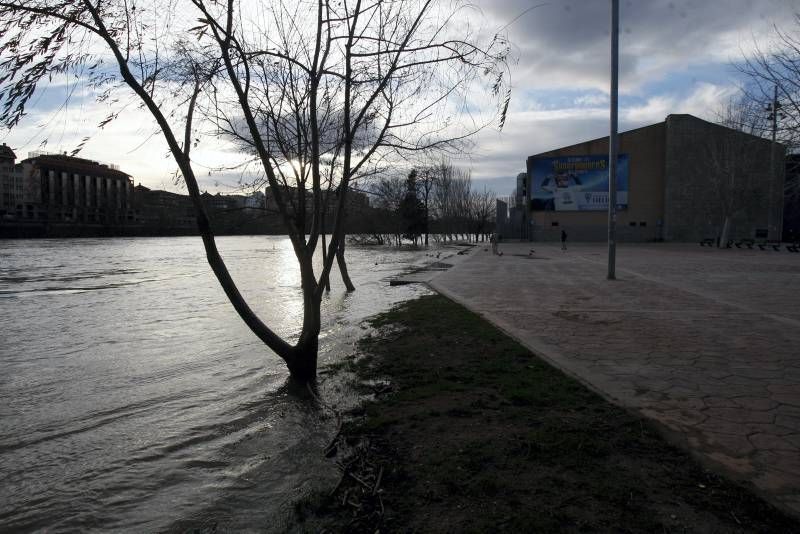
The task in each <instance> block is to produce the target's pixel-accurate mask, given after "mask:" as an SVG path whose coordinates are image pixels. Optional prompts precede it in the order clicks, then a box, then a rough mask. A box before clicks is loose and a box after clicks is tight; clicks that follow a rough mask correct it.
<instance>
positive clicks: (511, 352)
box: [296, 296, 800, 532]
mask: <svg viewBox="0 0 800 534" xmlns="http://www.w3.org/2000/svg"><path fill="white" fill-rule="evenodd" d="M371 322H372V325H373V326H374V327H376V328H377V330H376V333H375V334H373V335H371V336H368V337H367V338H365V339H362V341H361V342H360V344H359V347H360V352H361V356H359V357H358V358H357V359H355V360H353V361H351V362H350V363H347V364H344V365H345V366H347V367H348V368H350V369H351V370H352V371H354V372H355V373H356V375H357V376H358V378H359V380H360V382H361V383H362V386H361V387H362V388H363V389H364V391H365V393H369V394H371V395H374V402H370V403H368V404H367V405H366V406H365V407H364V409H363V410H360V411H359V412H358V413H354V414H350V415H351V418H350V422H349V423H346V424H345V426H344V428H343V431H342V437H341V439H340V440H339V441H340V446H339V450H338V452H337V455H338V456H340V457H342V458H340V459H339V462H340V465H341V466H342V468H343V472H344V473H345V476H344V477H343V478H342V481H341V482H340V484H339V485H338V486H337V487H336V488H335V490H333V491H331V492H328V493H321V494H316V495H313V496H311V497H310V498H308V499H306V500H304V501H303V502H301V503H299V504H298V505H297V517H298V523H297V524H296V529H297V530H300V531H319V530H322V529H325V528H327V529H330V530H332V531H352V532H375V531H376V530H381V531H423V532H443V531H454V532H470V531H471V532H490V531H537V532H540V531H607V530H612V529H613V530H620V531H630V532H661V531H665V532H676V531H678V532H682V531H691V532H791V531H797V530H800V524H799V523H798V522H797V521H796V520H795V519H794V518H791V517H789V516H786V515H785V514H783V513H782V512H781V511H779V510H777V509H776V508H774V507H773V506H771V505H769V504H767V503H766V502H764V501H763V500H761V499H760V498H759V497H757V496H756V495H755V494H754V493H752V492H751V491H749V490H748V489H746V488H745V487H744V486H742V485H739V484H737V483H734V482H731V481H729V480H726V479H723V478H721V477H719V476H717V475H715V474H714V473H711V472H709V471H707V470H706V469H704V468H703V467H701V466H700V465H699V464H698V463H697V462H696V461H695V460H693V459H692V458H691V457H690V456H689V455H688V454H687V453H686V452H683V451H681V450H679V449H677V448H675V447H673V446H671V445H669V444H668V443H667V442H666V441H665V440H664V439H663V438H662V437H661V436H660V434H659V433H658V432H657V431H656V430H655V429H654V428H653V427H652V426H651V424H650V423H649V422H648V421H647V420H644V419H642V418H640V417H638V416H636V415H633V414H632V413H630V412H628V411H626V410H623V409H621V408H619V407H617V406H615V405H612V404H610V403H608V402H607V401H605V400H604V399H603V398H601V397H600V396H598V395H597V394H595V393H593V392H591V391H589V390H588V389H587V388H585V387H584V386H583V385H581V384H580V383H578V382H577V381H575V380H573V379H572V378H569V377H567V376H566V375H564V374H563V373H561V372H560V371H557V370H556V369H554V368H552V367H550V366H549V365H547V364H546V363H544V362H543V361H542V360H540V359H538V358H537V357H536V356H534V355H533V354H532V353H531V352H529V351H528V350H527V349H526V348H524V347H523V346H521V345H519V344H518V343H517V342H515V341H514V340H512V339H510V338H509V337H507V336H506V335H505V334H503V333H502V332H500V331H499V330H497V329H496V328H494V327H493V326H492V325H490V324H489V323H487V322H485V321H484V320H482V319H481V318H480V317H478V316H477V315H475V314H473V313H471V312H469V311H468V310H466V309H465V308H463V307H461V306H459V305H457V304H454V303H453V302H451V301H450V300H447V299H446V298H444V297H441V296H426V297H422V298H419V299H417V300H413V301H410V302H407V303H404V304H401V305H399V306H398V307H396V308H395V309H394V310H392V311H390V312H387V313H384V314H381V315H379V316H377V317H376V318H374V319H373V320H372V321H371ZM344 449H347V450H344ZM332 454H333V451H332Z"/></svg>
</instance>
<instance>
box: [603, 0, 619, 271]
mask: <svg viewBox="0 0 800 534" xmlns="http://www.w3.org/2000/svg"><path fill="white" fill-rule="evenodd" d="M618 77H619V0H611V132H610V133H609V136H608V275H607V277H606V278H608V279H609V280H615V279H616V274H615V271H616V260H617V257H616V256H617V243H616V233H617V228H616V227H617V100H618V95H617V92H618V87H617V85H618Z"/></svg>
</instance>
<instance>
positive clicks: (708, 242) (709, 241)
mask: <svg viewBox="0 0 800 534" xmlns="http://www.w3.org/2000/svg"><path fill="white" fill-rule="evenodd" d="M716 242H717V240H716V239H714V238H713V237H707V238H705V239H703V240H702V241H700V246H701V247H704V246H706V245H708V246H709V247H713V246H714V244H715V243H716Z"/></svg>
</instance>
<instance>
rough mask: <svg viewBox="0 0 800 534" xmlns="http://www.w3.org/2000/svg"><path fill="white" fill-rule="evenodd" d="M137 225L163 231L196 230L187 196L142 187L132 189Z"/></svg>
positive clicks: (192, 206) (192, 208) (192, 211)
mask: <svg viewBox="0 0 800 534" xmlns="http://www.w3.org/2000/svg"><path fill="white" fill-rule="evenodd" d="M134 198H135V199H136V200H135V206H136V221H137V223H138V224H140V225H143V226H146V227H151V228H158V229H164V230H194V229H196V228H197V222H196V218H195V211H194V205H193V204H192V199H191V198H190V197H189V196H188V195H180V194H178V193H170V192H169V191H161V190H152V189H148V188H147V187H145V186H143V185H141V184H140V185H137V186H136V187H134Z"/></svg>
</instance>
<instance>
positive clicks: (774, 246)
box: [758, 239, 781, 252]
mask: <svg viewBox="0 0 800 534" xmlns="http://www.w3.org/2000/svg"><path fill="white" fill-rule="evenodd" d="M767 247H772V250H774V251H776V252H778V251H780V249H781V242H780V241H776V240H773V239H769V240H765V241H761V242H759V243H758V248H760V249H761V250H767Z"/></svg>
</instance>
